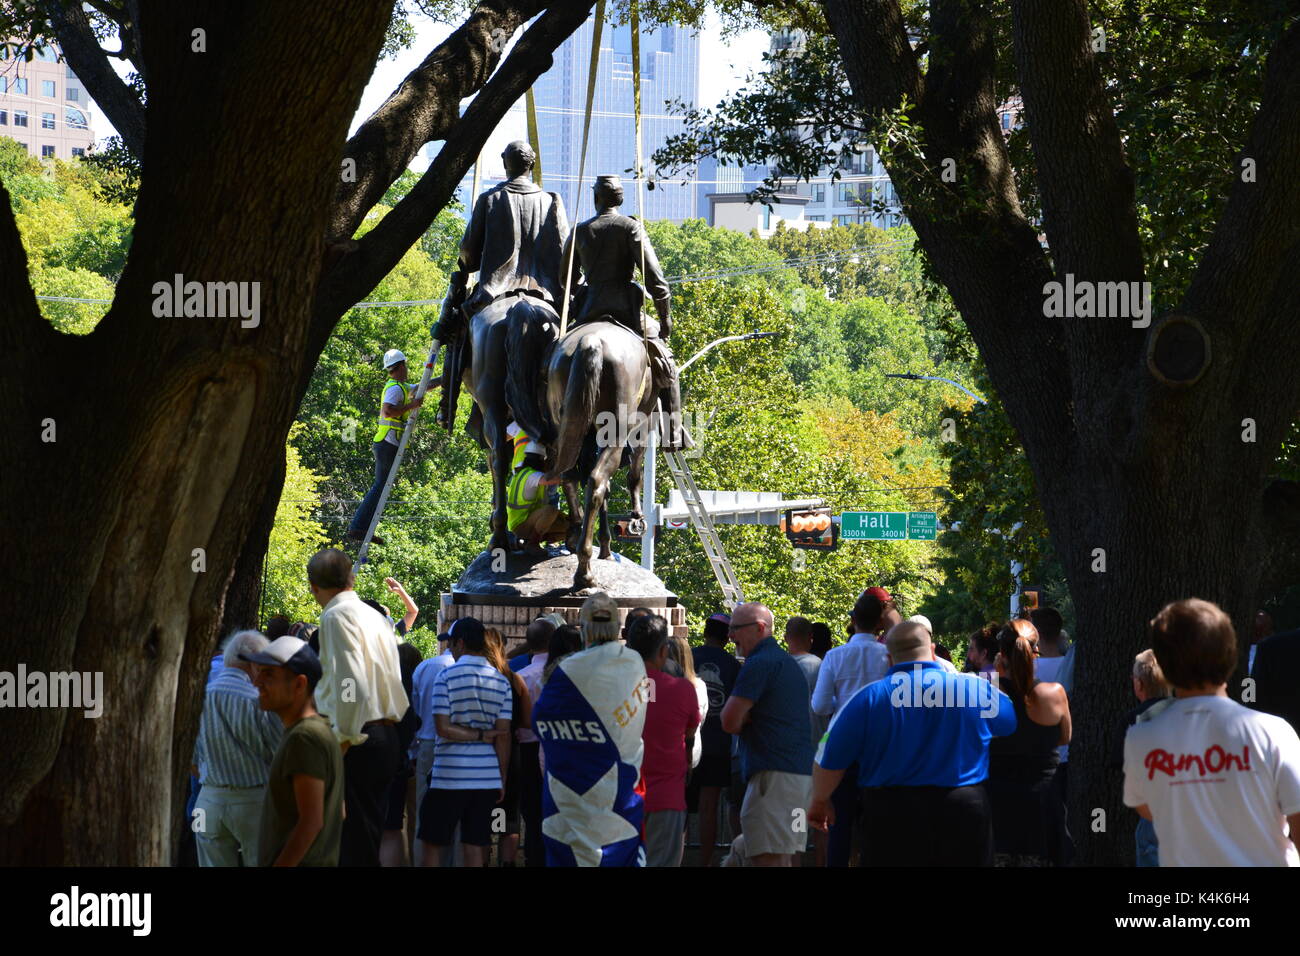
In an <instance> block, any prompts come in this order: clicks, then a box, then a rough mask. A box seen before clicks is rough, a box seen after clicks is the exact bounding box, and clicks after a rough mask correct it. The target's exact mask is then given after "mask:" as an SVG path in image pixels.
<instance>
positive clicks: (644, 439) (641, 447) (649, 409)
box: [627, 384, 657, 520]
mask: <svg viewBox="0 0 1300 956" xmlns="http://www.w3.org/2000/svg"><path fill="white" fill-rule="evenodd" d="M646 392H647V393H650V394H649V397H647V398H646V399H645V400H644V401H643V403H642V407H641V409H640V411H641V415H642V418H641V421H642V422H644V423H645V429H644V431H641V432H640V433H639V434H636V435H633V436H632V443H631V444H632V454H631V455H630V456H629V458H628V463H627V491H628V494H629V495H631V497H632V517H633V518H634V519H635V518H642V519H645V520H649V518H650V516H649V515H647V514H646V513H645V512H644V511H642V510H641V490H642V489H641V481H642V478H643V477H644V475H645V472H644V468H645V456H646V453H647V451H648V448H647V446H648V445H649V444H650V435H651V433H652V431H653V429H654V427H655V426H654V421H653V419H652V418H651V415H652V413H653V412H654V408H655V405H656V404H657V402H656V400H655V399H654V397H653V393H651V388H650V385H649V384H647V385H646ZM650 490H651V494H653V493H654V489H653V488H652V489H650Z"/></svg>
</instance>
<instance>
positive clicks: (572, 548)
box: [563, 480, 582, 554]
mask: <svg viewBox="0 0 1300 956" xmlns="http://www.w3.org/2000/svg"><path fill="white" fill-rule="evenodd" d="M563 487H564V500H565V503H566V504H568V506H569V533H568V536H567V537H565V539H564V546H565V547H566V548H568V549H569V553H570V554H577V553H578V548H579V547H580V546H581V544H582V542H581V540H580V539H579V537H578V534H579V529H580V528H581V527H582V525H581V518H582V506H581V505H580V504H579V503H578V483H577V482H576V481H572V480H566V481H565V482H564V485H563Z"/></svg>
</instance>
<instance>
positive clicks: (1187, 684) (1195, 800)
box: [1124, 598, 1300, 866]
mask: <svg viewBox="0 0 1300 956" xmlns="http://www.w3.org/2000/svg"><path fill="white" fill-rule="evenodd" d="M1150 633H1151V649H1152V650H1153V651H1154V652H1155V656H1156V661H1157V663H1159V665H1160V669H1161V670H1162V671H1164V674H1165V677H1166V679H1167V680H1168V681H1169V683H1170V684H1172V685H1173V688H1174V699H1173V700H1172V701H1170V702H1169V703H1168V704H1167V705H1165V706H1164V707H1163V708H1152V710H1150V711H1148V712H1146V713H1144V714H1142V715H1141V716H1140V717H1139V718H1138V722H1137V723H1136V724H1134V725H1133V726H1132V727H1131V728H1129V731H1128V735H1127V736H1126V737H1125V739H1124V803H1125V804H1126V805H1128V806H1130V807H1133V808H1135V809H1136V810H1137V812H1138V815H1139V816H1141V817H1142V818H1143V819H1146V820H1151V821H1152V822H1153V823H1154V824H1155V828H1156V836H1157V838H1158V839H1159V841H1160V865H1161V866H1300V854H1297V852H1296V843H1295V841H1296V840H1300V738H1297V737H1296V732H1295V731H1294V730H1293V729H1292V728H1291V726H1290V724H1288V723H1287V722H1286V721H1285V720H1283V719H1282V718H1280V717H1274V716H1272V715H1271V714H1261V713H1256V712H1255V711H1252V710H1249V709H1248V708H1246V707H1243V706H1242V705H1241V704H1239V703H1237V702H1236V701H1234V700H1231V699H1229V698H1228V695H1227V683H1228V678H1229V677H1230V676H1231V675H1232V672H1233V669H1234V667H1235V666H1236V662H1237V639H1236V635H1235V634H1234V632H1233V629H1232V622H1231V620H1229V618H1228V616H1227V615H1226V614H1224V613H1223V611H1221V610H1220V609H1219V608H1218V607H1217V606H1216V605H1214V604H1211V603H1210V602H1208V601H1202V600H1200V599H1198V598H1191V599H1188V600H1183V601H1176V602H1174V603H1173V604H1169V605H1167V606H1166V607H1165V608H1164V609H1163V610H1162V611H1161V612H1160V613H1159V614H1157V615H1156V617H1155V619H1154V620H1153V621H1151V624H1150Z"/></svg>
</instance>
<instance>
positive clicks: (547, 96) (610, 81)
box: [534, 17, 707, 222]
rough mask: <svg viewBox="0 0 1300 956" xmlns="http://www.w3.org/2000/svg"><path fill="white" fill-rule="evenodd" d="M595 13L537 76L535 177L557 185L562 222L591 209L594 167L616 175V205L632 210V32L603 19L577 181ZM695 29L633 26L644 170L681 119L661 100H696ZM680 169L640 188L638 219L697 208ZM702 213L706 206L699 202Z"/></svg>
mask: <svg viewBox="0 0 1300 956" xmlns="http://www.w3.org/2000/svg"><path fill="white" fill-rule="evenodd" d="M594 27H595V18H594V17H589V18H588V19H587V22H586V23H584V24H583V25H582V26H581V27H579V28H578V30H577V31H576V32H575V33H574V34H573V36H571V37H569V39H568V40H566V41H565V42H564V44H563V45H562V46H561V47H560V48H559V50H557V51H556V53H555V62H554V65H553V66H552V67H551V69H550V70H548V71H547V72H546V73H545V74H544V75H543V76H542V77H541V78H539V79H538V81H537V83H536V85H535V87H534V89H535V92H536V99H537V127H538V144H539V145H540V147H541V153H542V156H541V160H542V179H543V183H542V185H543V186H544V187H545V188H547V189H549V190H553V191H555V192H558V193H559V194H560V195H561V196H562V197H563V199H564V208H565V210H566V212H567V213H568V216H569V220H570V222H578V221H581V220H583V219H586V218H588V217H590V216H592V215H594V213H595V209H594V207H593V206H592V199H591V186H592V184H593V183H594V182H595V181H596V177H597V176H598V175H602V174H606V173H614V174H616V175H618V176H621V177H623V189H624V193H625V197H624V203H623V212H624V213H625V214H627V215H635V214H637V212H638V206H637V196H636V189H635V185H634V182H633V173H632V170H633V169H634V168H635V166H636V138H635V131H634V128H633V110H632V34H631V30H630V29H629V27H628V26H627V25H624V26H621V27H615V26H612V25H611V24H609V23H606V24H605V28H604V31H603V32H602V34H601V50H600V65H599V68H598V72H597V76H596V92H595V97H594V98H593V100H592V105H591V133H590V137H589V140H588V144H587V161H586V165H585V167H584V170H583V174H582V185H581V189H580V190H579V187H578V161H579V156H580V153H581V150H582V118H583V111H584V108H585V107H586V102H587V76H588V73H589V71H590V64H591V59H590V58H591V35H592V31H593V29H594ZM699 51H700V43H699V37H698V36H696V35H695V34H693V33H692V32H691V31H690V30H688V29H686V28H684V27H678V26H660V27H656V28H655V29H654V31H653V32H650V31H648V30H646V29H645V28H643V29H642V32H641V141H642V147H641V148H642V154H643V158H644V159H645V161H646V173H647V175H649V173H650V172H651V168H650V164H649V157H650V155H651V154H652V153H653V152H654V151H655V150H656V149H658V148H659V147H660V146H662V145H663V144H664V142H665V141H666V140H667V139H668V137H669V136H670V135H672V134H673V133H677V132H681V131H682V130H683V129H684V128H685V122H684V120H683V119H682V118H681V117H680V116H670V115H669V114H668V112H667V107H666V105H665V104H666V103H667V102H669V101H681V102H683V103H685V104H686V105H687V106H695V105H697V100H698V96H699V78H700V57H699ZM687 178H688V177H687V176H686V175H685V174H684V173H681V174H676V175H674V176H673V177H672V179H671V180H670V181H667V182H663V183H658V184H656V188H655V189H653V190H650V189H646V190H645V191H644V192H643V197H644V203H645V217H646V219H651V220H653V219H670V220H673V221H676V222H681V221H683V220H685V219H692V218H695V217H697V216H700V215H703V213H701V212H700V211H699V210H698V208H697V198H696V197H697V190H696V188H695V185H694V183H693V182H686V181H684V180H686V179H687ZM706 213H707V210H706Z"/></svg>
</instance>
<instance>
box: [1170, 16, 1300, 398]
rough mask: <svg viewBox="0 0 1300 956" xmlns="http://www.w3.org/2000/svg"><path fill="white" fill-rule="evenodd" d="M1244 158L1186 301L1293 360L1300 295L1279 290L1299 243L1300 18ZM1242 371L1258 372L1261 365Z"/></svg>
mask: <svg viewBox="0 0 1300 956" xmlns="http://www.w3.org/2000/svg"><path fill="white" fill-rule="evenodd" d="M1239 160H1240V161H1239V163H1238V164H1237V166H1236V167H1235V168H1234V169H1232V170H1230V175H1231V177H1232V187H1231V192H1230V193H1229V196H1228V203H1227V206H1226V208H1225V209H1224V211H1223V215H1222V216H1221V217H1220V219H1219V223H1218V225H1217V226H1216V228H1215V230H1214V235H1213V237H1212V238H1211V240H1210V244H1209V247H1208V248H1207V249H1206V251H1205V255H1204V257H1203V258H1202V260H1201V264H1200V266H1199V267H1198V269H1197V271H1196V275H1195V277H1194V278H1193V279H1192V282H1191V285H1190V286H1189V287H1188V290H1187V295H1186V297H1185V299H1184V301H1183V306H1182V307H1183V309H1184V310H1185V311H1189V312H1192V313H1194V314H1196V315H1197V316H1199V317H1201V319H1202V321H1203V322H1206V323H1207V326H1206V327H1207V328H1210V329H1215V328H1217V329H1222V330H1225V331H1226V330H1227V329H1229V328H1231V330H1232V331H1231V335H1232V337H1233V338H1234V339H1235V340H1236V343H1235V346H1234V351H1238V350H1239V354H1242V355H1254V356H1259V357H1260V358H1261V359H1264V360H1266V361H1274V360H1283V361H1286V362H1288V363H1289V362H1290V359H1291V356H1293V355H1294V352H1295V351H1296V349H1297V348H1300V343H1297V344H1296V345H1293V346H1292V347H1290V348H1286V347H1284V346H1283V343H1285V342H1296V339H1297V336H1300V325H1297V324H1296V323H1295V321H1294V301H1293V302H1291V303H1290V308H1282V309H1279V308H1278V307H1277V306H1278V303H1277V302H1276V295H1277V290H1278V287H1279V285H1280V284H1282V283H1284V282H1287V283H1289V281H1290V279H1289V276H1288V272H1290V271H1293V266H1294V257H1295V254H1296V247H1297V244H1300V24H1297V25H1296V26H1293V27H1291V28H1290V29H1289V30H1288V31H1287V32H1286V33H1284V34H1283V35H1282V37H1281V38H1280V39H1279V40H1278V42H1277V45H1276V46H1275V48H1274V49H1273V51H1272V52H1271V53H1270V54H1269V58H1268V65H1267V69H1266V72H1265V75H1264V90H1263V96H1262V98H1261V101H1260V106H1259V112H1258V113H1256V115H1255V118H1254V121H1253V122H1252V123H1251V128H1250V134H1249V136H1248V137H1247V140H1246V144H1245V146H1244V148H1243V149H1242V151H1241V154H1240V157H1239ZM1247 160H1249V161H1250V168H1253V173H1254V175H1253V176H1250V177H1246V169H1247V167H1246V166H1244V165H1243V164H1244V163H1245V162H1246V161H1247ZM1247 178H1249V179H1251V180H1253V181H1246V179H1247ZM1288 352H1289V353H1291V356H1288V354H1287V353H1288ZM1241 371H1242V374H1245V375H1248V376H1251V377H1255V376H1257V375H1259V373H1260V369H1259V367H1258V366H1257V365H1256V366H1253V367H1246V368H1243V369H1242V370H1241ZM1286 374H1287V375H1288V377H1293V375H1292V373H1286Z"/></svg>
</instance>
